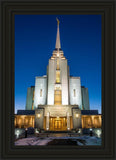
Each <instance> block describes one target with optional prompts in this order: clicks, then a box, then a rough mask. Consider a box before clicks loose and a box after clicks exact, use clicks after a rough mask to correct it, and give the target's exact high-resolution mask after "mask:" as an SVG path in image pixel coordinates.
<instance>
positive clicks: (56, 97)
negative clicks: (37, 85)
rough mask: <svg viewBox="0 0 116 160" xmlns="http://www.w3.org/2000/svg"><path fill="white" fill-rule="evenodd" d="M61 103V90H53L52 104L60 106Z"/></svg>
mask: <svg viewBox="0 0 116 160" xmlns="http://www.w3.org/2000/svg"><path fill="white" fill-rule="evenodd" d="M61 103H62V95H61V90H55V92H54V104H55V105H60V104H61Z"/></svg>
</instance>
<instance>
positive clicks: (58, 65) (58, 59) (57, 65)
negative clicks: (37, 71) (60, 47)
mask: <svg viewBox="0 0 116 160" xmlns="http://www.w3.org/2000/svg"><path fill="white" fill-rule="evenodd" d="M57 69H60V67H59V58H57Z"/></svg>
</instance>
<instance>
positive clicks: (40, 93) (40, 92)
mask: <svg viewBox="0 0 116 160" xmlns="http://www.w3.org/2000/svg"><path fill="white" fill-rule="evenodd" d="M40 97H42V89H40Z"/></svg>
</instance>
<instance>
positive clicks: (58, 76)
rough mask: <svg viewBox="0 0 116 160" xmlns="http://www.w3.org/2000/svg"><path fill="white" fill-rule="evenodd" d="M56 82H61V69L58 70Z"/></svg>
mask: <svg viewBox="0 0 116 160" xmlns="http://www.w3.org/2000/svg"><path fill="white" fill-rule="evenodd" d="M56 83H60V71H56Z"/></svg>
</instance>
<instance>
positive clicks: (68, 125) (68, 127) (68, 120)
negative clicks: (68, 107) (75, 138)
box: [67, 113, 70, 130]
mask: <svg viewBox="0 0 116 160" xmlns="http://www.w3.org/2000/svg"><path fill="white" fill-rule="evenodd" d="M67 130H70V116H69V113H67Z"/></svg>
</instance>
